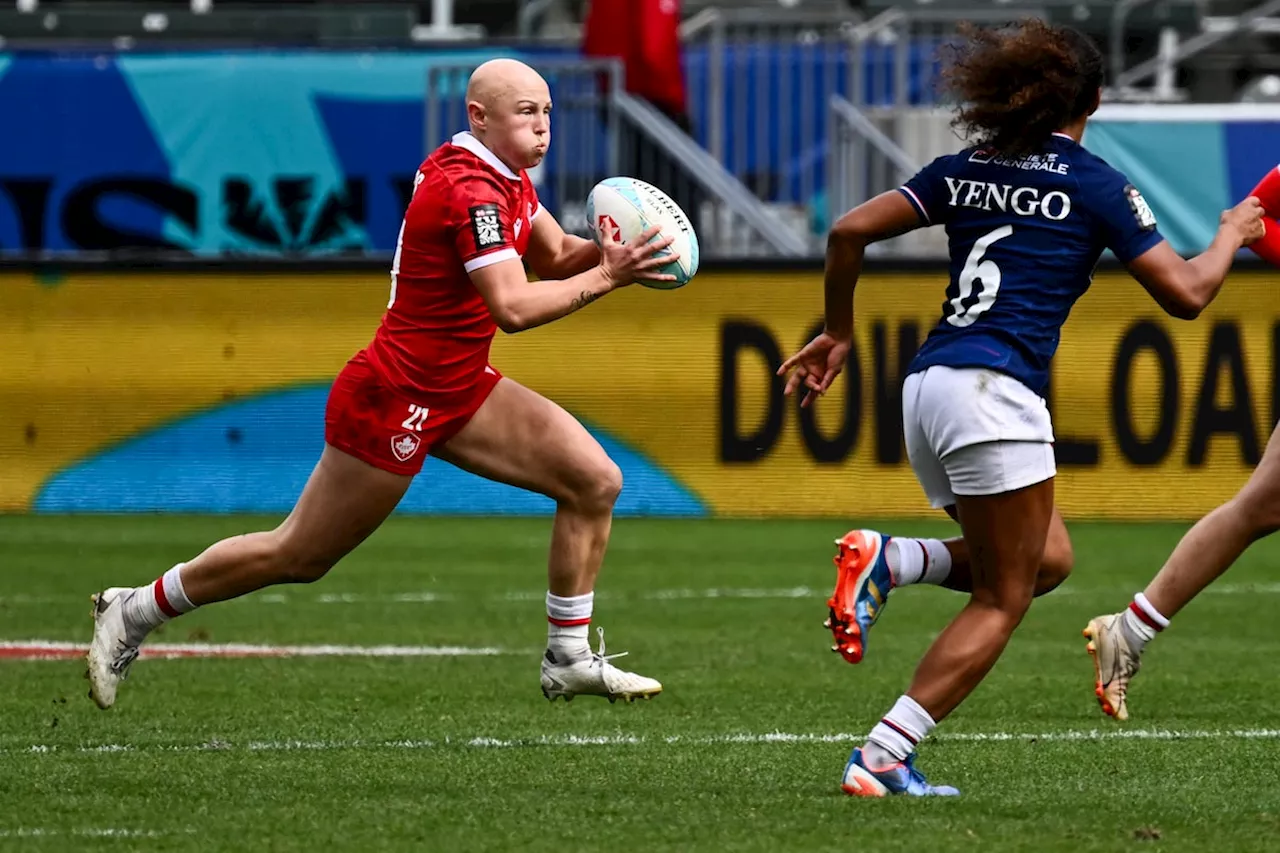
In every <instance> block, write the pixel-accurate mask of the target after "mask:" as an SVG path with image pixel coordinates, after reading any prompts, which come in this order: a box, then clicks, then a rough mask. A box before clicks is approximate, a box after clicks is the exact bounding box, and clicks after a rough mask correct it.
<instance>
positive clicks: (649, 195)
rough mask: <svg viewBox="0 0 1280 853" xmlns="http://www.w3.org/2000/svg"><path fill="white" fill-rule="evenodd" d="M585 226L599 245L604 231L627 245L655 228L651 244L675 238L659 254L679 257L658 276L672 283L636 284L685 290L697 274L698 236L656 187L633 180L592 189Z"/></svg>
mask: <svg viewBox="0 0 1280 853" xmlns="http://www.w3.org/2000/svg"><path fill="white" fill-rule="evenodd" d="M587 225H588V226H589V227H590V228H591V235H592V237H593V238H594V239H595V241H596V245H599V244H600V240H601V234H603V233H606V230H607V231H608V232H609V233H611V234H612V236H613V239H614V241H616V242H618V243H627V242H630V241H631V240H634V239H636V238H637V237H639V236H640V235H641V234H643V233H644V232H645V231H646V230H647V229H649V228H652V227H653V226H655V225H657V226H659V227H661V228H662V232H661V233H660V234H658V236H656V237H654V238H653V240H655V241H657V240H662V239H664V238H666V237H675V241H674V242H673V243H672V244H671V245H670V246H668V247H667V248H665V249H663V250H662V251H661V252H659V253H658V255H659V256H661V255H669V254H671V253H672V252H674V253H675V254H676V255H677V256H678V257H677V258H676V260H674V261H672V262H671V263H669V264H665V265H663V266H661V267H659V268H658V270H657V272H659V273H662V274H664V275H673V276H675V281H647V280H644V279H641V280H639V281H637V282H636V283H637V284H643V285H644V286H645V287H656V288H659V289H662V290H671V289H673V288H677V287H684V286H685V285H686V284H688V283H689V280H690V279H691V278H693V277H694V275H695V274H697V272H698V235H697V234H696V233H694V230H693V224H692V223H691V222H690V221H689V217H688V216H686V215H685V212H684V211H683V210H681V209H680V205H678V204H676V203H675V202H674V201H672V200H671V197H670V196H668V195H667V194H666V193H664V192H663V191H662V190H660V189H658V188H657V187H655V186H653V185H651V184H647V183H645V182H644V181H641V180H637V179H636V178H606V179H605V180H603V181H601V182H600V183H598V184H596V185H595V186H594V187H592V188H591V194H590V195H588V196H587Z"/></svg>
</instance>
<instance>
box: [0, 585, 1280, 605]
mask: <svg viewBox="0 0 1280 853" xmlns="http://www.w3.org/2000/svg"><path fill="white" fill-rule="evenodd" d="M1137 587H1138V585H1137V584H1135V585H1133V586H1131V587H1122V586H1108V587H1092V588H1089V589H1077V588H1075V587H1071V586H1068V587H1066V588H1064V589H1058V590H1054V592H1053V593H1052V594H1051V595H1049V596H1047V597H1046V600H1054V599H1058V598H1062V597H1063V596H1075V595H1109V594H1115V595H1118V596H1120V598H1119V599H1118V603H1117V604H1116V606H1117V607H1119V606H1120V605H1121V604H1123V603H1124V601H1125V600H1127V599H1126V598H1125V596H1126V595H1129V594H1132V593H1133V591H1134V590H1135V589H1137ZM830 594H831V591H830V589H829V588H827V587H823V588H822V589H818V588H815V587H810V586H793V587H773V588H753V587H709V588H704V589H694V588H682V589H654V590H649V591H647V592H639V593H634V592H611V591H609V590H600V591H598V592H596V599H597V600H602V601H685V600H707V599H765V600H777V599H809V598H826V597H827V596H829V595H830ZM1202 594H1203V595H1280V583H1242V584H1231V583H1225V584H1216V585H1214V586H1210V587H1209V588H1208V589H1206V590H1205V591H1204V592H1203V593H1202ZM546 595H547V593H546V591H545V590H517V591H512V592H505V593H494V594H490V595H484V596H470V595H461V594H458V593H451V592H433V591H431V590H418V591H413V592H399V593H388V594H365V593H358V592H342V593H332V592H329V593H312V594H299V593H282V592H263V593H258V594H256V595H248V596H246V597H245V598H243V599H241V601H243V602H245V603H253V604H263V605H280V604H441V603H450V602H458V601H486V602H541V601H543V600H545V598H546ZM84 600H86V596H38V595H12V596H0V605H4V606H8V607H46V606H51V605H65V604H77V603H81V602H82V601H84Z"/></svg>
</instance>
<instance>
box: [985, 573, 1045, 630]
mask: <svg viewBox="0 0 1280 853" xmlns="http://www.w3.org/2000/svg"><path fill="white" fill-rule="evenodd" d="M1034 597H1035V586H1034V585H1033V584H1002V585H1001V586H998V587H994V588H987V589H975V590H974V591H973V599H972V600H973V601H974V602H975V603H977V604H980V605H982V606H984V607H986V608H988V609H990V610H992V611H994V612H995V615H996V617H997V618H998V619H1000V620H1001V621H1002V622H1003V623H1005V630H1006V633H1009V634H1012V633H1013V630H1014V629H1015V628H1017V627H1018V624H1019V623H1020V622H1022V617H1023V616H1025V615H1027V611H1028V610H1029V609H1030V608H1031V600H1032V599H1033V598H1034Z"/></svg>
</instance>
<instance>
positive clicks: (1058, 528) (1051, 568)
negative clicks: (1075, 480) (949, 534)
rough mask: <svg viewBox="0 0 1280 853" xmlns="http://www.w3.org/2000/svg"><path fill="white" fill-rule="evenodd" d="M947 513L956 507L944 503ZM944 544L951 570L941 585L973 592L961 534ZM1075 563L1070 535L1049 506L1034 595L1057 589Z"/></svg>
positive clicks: (1056, 510)
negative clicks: (1050, 516)
mask: <svg viewBox="0 0 1280 853" xmlns="http://www.w3.org/2000/svg"><path fill="white" fill-rule="evenodd" d="M947 514H948V515H950V516H951V517H952V518H954V519H957V520H958V516H957V513H956V508H955V507H954V506H949V507H947ZM944 544H945V545H946V546H947V551H948V552H949V553H950V554H951V573H950V574H949V575H947V579H946V580H945V581H944V582H943V583H942V586H944V587H946V588H947V589H953V590H955V591H956V592H973V568H972V566H971V564H970V561H969V546H968V545H966V544H965V540H964V539H963V538H961V537H957V538H955V539H947V540H945V542H944ZM1074 566H1075V552H1074V551H1073V549H1072V547H1071V535H1070V534H1069V533H1068V532H1067V525H1066V523H1065V522H1064V521H1063V520H1062V514H1061V513H1060V512H1058V508H1057V507H1054V508H1053V516H1052V518H1050V520H1049V536H1048V539H1047V540H1046V541H1045V546H1044V558H1043V559H1042V560H1041V562H1040V571H1039V572H1037V573H1036V588H1035V595H1036V596H1037V597H1038V596H1041V595H1044V594H1045V593H1048V592H1052V591H1053V590H1055V589H1057V588H1058V587H1059V586H1060V585H1061V584H1062V582H1063V581H1065V580H1066V579H1067V577H1068V576H1070V574H1071V569H1072V568H1073V567H1074Z"/></svg>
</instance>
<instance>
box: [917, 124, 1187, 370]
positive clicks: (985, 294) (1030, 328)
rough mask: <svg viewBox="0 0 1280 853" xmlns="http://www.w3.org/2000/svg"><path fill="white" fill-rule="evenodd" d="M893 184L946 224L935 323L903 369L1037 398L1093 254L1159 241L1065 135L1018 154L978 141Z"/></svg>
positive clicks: (1138, 197) (1147, 218) (1131, 203)
mask: <svg viewBox="0 0 1280 853" xmlns="http://www.w3.org/2000/svg"><path fill="white" fill-rule="evenodd" d="M899 191H900V192H901V193H902V194H903V195H904V196H906V197H907V199H908V200H909V201H910V202H911V204H912V205H913V206H914V207H915V208H916V212H917V213H919V214H920V218H921V220H922V221H923V222H924V223H925V224H927V225H945V226H946V230H947V236H948V238H949V244H950V254H951V270H950V273H951V282H950V285H949V286H948V288H947V294H946V296H947V299H946V302H945V303H944V304H943V309H942V319H941V320H940V321H939V323H938V325H937V326H936V327H934V329H933V330H932V331H931V332H930V333H929V336H928V338H926V340H925V342H924V344H923V345H922V346H921V347H920V350H919V352H917V353H916V356H915V358H914V360H913V361H912V362H911V365H910V367H909V369H908V372H910V373H915V372H918V371H921V370H924V369H925V368H927V367H931V366H934V365H945V366H947V367H985V368H989V369H991V370H996V371H999V372H1001V373H1006V374H1008V375H1010V376H1013V377H1014V378H1015V379H1018V380H1019V381H1020V382H1022V383H1023V384H1025V385H1026V386H1027V387H1029V388H1030V389H1031V390H1033V391H1035V392H1036V393H1037V394H1043V393H1044V389H1045V386H1046V384H1047V383H1048V380H1049V363H1050V361H1051V360H1052V359H1053V354H1054V353H1055V352H1056V351H1057V349H1058V340H1059V335H1060V333H1061V331H1062V325H1063V323H1065V322H1066V320H1067V315H1068V314H1070V313H1071V307H1072V306H1073V305H1074V304H1075V302H1076V300H1077V299H1079V298H1080V296H1081V295H1082V294H1083V293H1084V292H1085V291H1086V290H1088V288H1089V284H1090V283H1091V282H1092V280H1093V271H1094V268H1095V267H1096V266H1097V263H1098V258H1099V256H1100V255H1101V254H1102V252H1103V251H1104V250H1105V249H1111V251H1112V252H1114V253H1115V255H1116V257H1117V258H1118V259H1119V260H1120V261H1122V262H1124V263H1128V262H1129V261H1132V260H1133V259H1134V258H1137V257H1138V256H1139V255H1141V254H1143V253H1144V252H1146V251H1148V250H1149V249H1151V248H1152V247H1154V246H1155V245H1157V244H1158V243H1159V242H1160V241H1161V240H1162V239H1163V238H1162V237H1161V236H1160V232H1159V231H1158V230H1157V228H1156V219H1155V216H1154V215H1153V214H1152V212H1151V208H1150V207H1148V206H1147V202H1146V200H1145V199H1143V197H1142V194H1141V193H1140V192H1138V190H1137V188H1136V187H1134V186H1133V184H1131V183H1129V181H1128V179H1126V178H1125V176H1124V175H1122V174H1121V173H1120V172H1118V171H1116V170H1115V169H1113V168H1112V167H1111V166H1109V165H1108V164H1107V162H1106V161H1105V160H1103V159H1102V158H1101V157H1098V156H1096V155H1094V154H1091V153H1089V152H1088V151H1087V150H1085V148H1084V147H1083V146H1081V145H1079V144H1078V143H1076V142H1075V140H1073V139H1071V137H1069V136H1066V135H1065V134H1058V133H1055V134H1054V135H1053V137H1052V138H1051V139H1050V141H1049V142H1047V143H1046V144H1045V146H1044V148H1043V149H1042V150H1041V152H1040V153H1037V154H1032V155H1030V156H1027V157H1022V158H1018V159H1007V158H1005V157H1002V156H1000V155H999V154H997V153H996V152H994V151H992V150H991V149H988V148H983V147H974V148H969V149H966V150H964V151H961V152H960V153H958V154H949V155H946V156H943V157H939V158H938V159H936V160H934V161H933V162H932V163H930V164H929V165H928V166H926V167H925V168H923V169H922V170H921V171H920V172H919V174H917V175H916V176H915V177H913V178H912V179H911V180H909V181H907V183H906V184H905V185H903V186H902V187H901V188H899Z"/></svg>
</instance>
